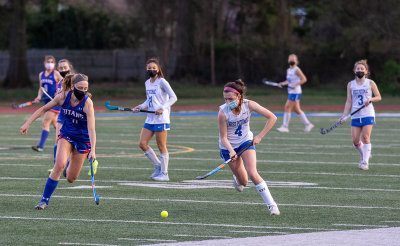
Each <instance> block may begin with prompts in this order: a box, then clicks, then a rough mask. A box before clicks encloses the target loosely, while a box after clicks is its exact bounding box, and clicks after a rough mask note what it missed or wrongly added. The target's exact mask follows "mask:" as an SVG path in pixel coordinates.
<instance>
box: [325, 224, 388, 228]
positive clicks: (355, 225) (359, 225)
mask: <svg viewBox="0 0 400 246" xmlns="http://www.w3.org/2000/svg"><path fill="white" fill-rule="evenodd" d="M332 225H333V226H352V227H381V228H387V227H389V226H387V225H361V224H332Z"/></svg>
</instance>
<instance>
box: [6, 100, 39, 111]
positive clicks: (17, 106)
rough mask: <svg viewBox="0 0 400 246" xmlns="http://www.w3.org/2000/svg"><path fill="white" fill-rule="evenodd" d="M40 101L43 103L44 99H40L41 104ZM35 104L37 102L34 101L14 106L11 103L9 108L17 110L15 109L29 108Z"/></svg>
mask: <svg viewBox="0 0 400 246" xmlns="http://www.w3.org/2000/svg"><path fill="white" fill-rule="evenodd" d="M42 101H44V99H40V101H39V102H42ZM35 103H37V102H35V101H29V102H25V103H22V104H18V105H17V104H15V103H12V104H11V108H14V109H17V108H25V107H28V106H31V105H33V104H35Z"/></svg>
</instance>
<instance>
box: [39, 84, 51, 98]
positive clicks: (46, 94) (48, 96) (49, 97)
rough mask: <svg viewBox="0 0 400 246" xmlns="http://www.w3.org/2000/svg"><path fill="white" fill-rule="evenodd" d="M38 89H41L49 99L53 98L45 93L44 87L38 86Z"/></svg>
mask: <svg viewBox="0 0 400 246" xmlns="http://www.w3.org/2000/svg"><path fill="white" fill-rule="evenodd" d="M40 89H41V90H42V91H43V93H44V94H45V95H46V96H47V97H48V98H50V100H53V98H52V97H51V96H50V95H49V93H47V91H46V89H45V88H43V87H40Z"/></svg>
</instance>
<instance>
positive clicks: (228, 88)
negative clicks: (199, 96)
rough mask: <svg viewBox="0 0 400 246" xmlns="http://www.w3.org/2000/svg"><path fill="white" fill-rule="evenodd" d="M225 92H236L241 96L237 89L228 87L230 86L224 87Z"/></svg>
mask: <svg viewBox="0 0 400 246" xmlns="http://www.w3.org/2000/svg"><path fill="white" fill-rule="evenodd" d="M224 91H231V92H235V93H237V94H239V95H240V92H238V91H237V90H236V89H235V88H232V87H228V86H227V87H224Z"/></svg>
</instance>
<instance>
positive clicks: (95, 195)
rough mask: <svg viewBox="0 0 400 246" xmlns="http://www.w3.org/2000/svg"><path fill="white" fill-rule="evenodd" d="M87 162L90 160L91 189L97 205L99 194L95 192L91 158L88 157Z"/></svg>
mask: <svg viewBox="0 0 400 246" xmlns="http://www.w3.org/2000/svg"><path fill="white" fill-rule="evenodd" d="M89 162H90V170H91V172H90V173H91V175H90V176H92V189H93V196H94V202H95V203H96V204H97V205H99V200H100V198H99V195H97V194H96V188H95V185H94V172H93V159H92V158H90V160H89Z"/></svg>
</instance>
